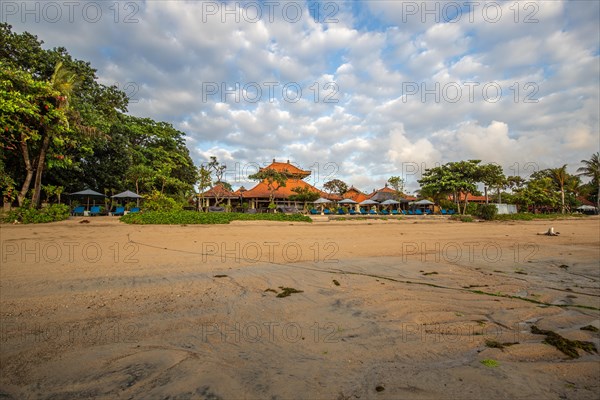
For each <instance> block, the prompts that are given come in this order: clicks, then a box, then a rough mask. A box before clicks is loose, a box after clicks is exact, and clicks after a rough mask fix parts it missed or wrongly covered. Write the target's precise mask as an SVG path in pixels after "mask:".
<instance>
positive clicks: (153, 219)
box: [120, 211, 312, 225]
mask: <svg viewBox="0 0 600 400" xmlns="http://www.w3.org/2000/svg"><path fill="white" fill-rule="evenodd" d="M120 220H121V221H123V222H125V223H127V224H138V225H196V224H228V223H230V222H231V221H287V222H311V221H312V220H311V219H310V217H307V216H305V215H300V214H291V215H290V214H244V213H203V212H197V211H149V212H144V213H129V214H127V215H124V216H122V217H121V218H120Z"/></svg>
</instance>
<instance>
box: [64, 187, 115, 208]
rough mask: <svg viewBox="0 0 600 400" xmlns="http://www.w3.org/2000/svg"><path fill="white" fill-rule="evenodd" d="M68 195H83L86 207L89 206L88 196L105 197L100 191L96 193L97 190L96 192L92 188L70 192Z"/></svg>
mask: <svg viewBox="0 0 600 400" xmlns="http://www.w3.org/2000/svg"><path fill="white" fill-rule="evenodd" d="M69 196H71V197H83V198H87V207H88V209H89V208H90V198H94V197H106V196H105V195H103V194H102V193H98V192H96V191H94V190H92V189H85V190H82V191H80V192H75V193H71V194H69ZM94 203H95V202H94Z"/></svg>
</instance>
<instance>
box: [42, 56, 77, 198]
mask: <svg viewBox="0 0 600 400" xmlns="http://www.w3.org/2000/svg"><path fill="white" fill-rule="evenodd" d="M49 83H50V85H51V86H52V89H54V90H55V91H56V93H57V94H58V95H57V96H56V97H55V98H53V99H51V101H52V102H53V103H54V104H55V108H56V109H59V110H63V111H65V112H66V111H67V110H68V109H69V96H70V95H71V93H72V92H73V90H74V89H75V88H76V86H77V85H78V83H79V81H78V78H77V74H76V73H75V72H73V71H71V70H70V69H68V68H66V67H65V66H64V65H63V63H62V62H58V63H57V64H56V67H55V68H54V73H53V74H52V77H51V78H50V81H49ZM63 122H64V123H65V125H66V128H67V129H68V128H69V122H68V120H66V119H65V121H63ZM41 133H42V146H41V149H40V154H39V158H38V159H37V168H36V171H35V180H34V184H33V195H32V198H31V203H32V204H33V205H34V206H36V207H37V205H38V204H39V202H40V194H41V191H42V174H43V172H44V166H45V163H46V153H47V151H48V147H49V146H50V141H51V136H52V134H53V132H52V129H51V128H50V129H48V128H46V129H44V130H43V131H42V132H41Z"/></svg>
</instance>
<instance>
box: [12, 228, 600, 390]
mask: <svg viewBox="0 0 600 400" xmlns="http://www.w3.org/2000/svg"><path fill="white" fill-rule="evenodd" d="M83 219H84V218H72V219H70V220H68V221H64V222H60V223H53V224H45V225H37V226H30V225H26V226H20V225H0V240H1V251H2V253H1V255H0V257H1V258H0V261H1V266H0V334H1V337H0V366H1V372H0V398H14V399H23V398H56V399H71V398H73V399H76V398H77V399H79V398H88V397H89V398H106V399H109V398H110V399H114V398H124V399H126V398H177V399H186V398H190V399H191V398H205V399H265V398H273V399H357V398H359V399H380V398H381V399H399V398H402V399H439V398H446V399H481V398H506V399H525V398H548V399H587V398H589V399H595V398H597V397H596V396H597V393H598V391H599V390H600V356H599V355H598V354H596V353H591V354H590V353H586V352H584V351H583V350H579V355H580V357H579V358H576V359H573V358H569V357H568V356H567V355H565V354H564V353H562V352H561V351H559V350H558V349H556V348H555V347H553V346H551V345H549V344H546V343H543V341H544V335H538V334H532V333H531V326H532V325H535V326H537V327H539V328H540V329H543V330H551V331H554V332H556V333H558V334H560V335H562V336H563V337H565V338H568V339H572V340H582V341H589V342H593V343H594V344H595V345H596V347H598V348H600V337H599V334H598V333H597V332H593V331H590V330H581V329H580V328H582V327H585V326H588V325H591V326H593V327H596V328H600V311H599V309H600V269H599V263H600V219H599V218H597V217H591V218H585V219H571V220H560V221H531V222H510V223H495V222H494V223H461V222H454V221H448V220H446V219H436V220H432V219H428V218H427V217H423V218H419V219H408V218H406V219H403V220H387V221H382V220H377V221H364V220H361V221H329V222H314V223H312V224H303V223H277V222H234V223H232V224H230V225H216V226H191V225H190V226H131V225H125V224H122V223H120V222H118V220H116V219H114V218H109V217H98V218H87V220H89V221H90V223H89V224H83V223H80V222H81V221H82V220H83ZM550 226H553V227H554V228H555V230H556V231H558V232H560V236H557V237H549V236H541V235H537V233H539V232H543V231H545V230H547V229H548V228H549V227H550ZM284 288H291V289H296V290H297V291H299V292H298V293H291V294H290V295H289V296H287V297H281V295H282V294H283V293H284V290H285V289H284ZM269 289H270V290H269ZM278 295H280V297H278ZM511 296H512V297H511ZM486 340H495V341H497V342H500V343H517V344H513V345H511V346H509V347H505V348H504V349H497V348H489V347H487V346H486V344H485V342H486ZM483 360H493V361H495V362H496V363H495V364H494V365H495V366H488V365H489V363H490V361H488V362H487V363H488V365H484V363H482V361H483Z"/></svg>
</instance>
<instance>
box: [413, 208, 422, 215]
mask: <svg viewBox="0 0 600 400" xmlns="http://www.w3.org/2000/svg"><path fill="white" fill-rule="evenodd" d="M415 215H423V211H421V209H420V208H417V209H416V210H415Z"/></svg>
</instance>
